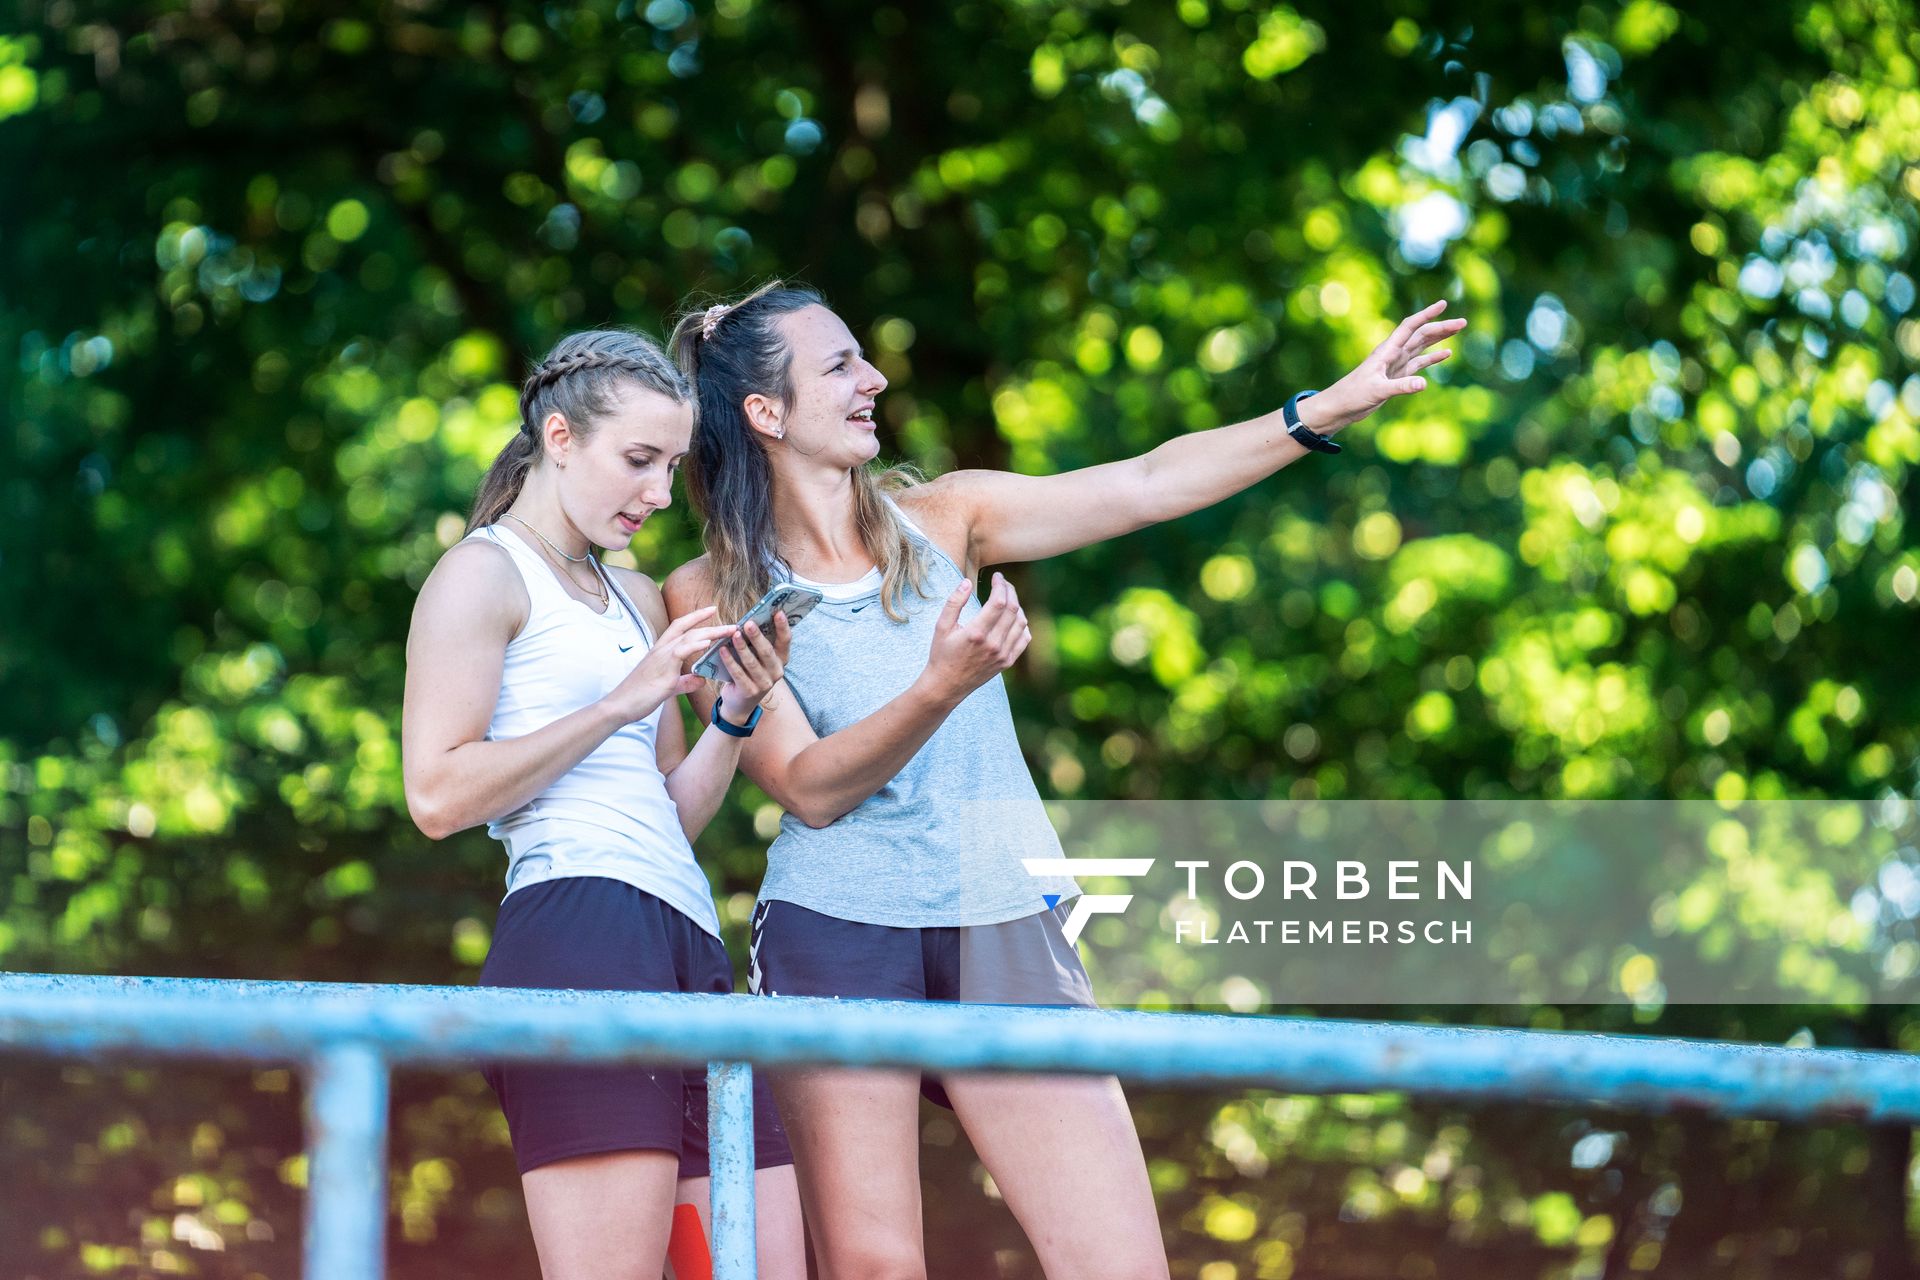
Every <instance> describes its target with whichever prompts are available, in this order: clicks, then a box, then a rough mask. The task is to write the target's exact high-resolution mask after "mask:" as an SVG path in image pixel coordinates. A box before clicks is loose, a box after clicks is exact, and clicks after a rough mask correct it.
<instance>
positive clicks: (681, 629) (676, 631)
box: [660, 604, 720, 640]
mask: <svg viewBox="0 0 1920 1280" xmlns="http://www.w3.org/2000/svg"><path fill="white" fill-rule="evenodd" d="M719 611H720V606H719V605H715V604H710V605H705V606H703V607H701V608H698V609H695V610H694V611H693V612H691V613H683V614H681V615H680V616H679V617H677V618H675V619H674V620H673V621H672V622H669V623H668V624H667V629H666V630H665V631H662V632H661V633H660V638H661V639H662V640H671V639H673V638H674V637H676V636H680V635H684V634H686V631H687V629H688V628H689V627H693V626H697V625H698V624H700V623H702V622H705V621H706V620H707V619H708V618H711V617H712V616H713V615H714V614H716V613H718V612H719Z"/></svg>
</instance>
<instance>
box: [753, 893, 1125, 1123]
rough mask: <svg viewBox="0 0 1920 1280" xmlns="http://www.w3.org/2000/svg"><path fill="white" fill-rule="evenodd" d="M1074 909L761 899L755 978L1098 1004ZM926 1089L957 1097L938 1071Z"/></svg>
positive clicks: (776, 986)
mask: <svg viewBox="0 0 1920 1280" xmlns="http://www.w3.org/2000/svg"><path fill="white" fill-rule="evenodd" d="M1067 911H1068V904H1067V903H1065V902H1062V903H1060V904H1058V905H1057V906H1055V907H1054V908H1053V909H1052V910H1051V911H1044V910H1043V911H1037V912H1035V913H1034V914H1032V915H1029V916H1021V917H1020V918H1019V919H1017V920H1008V921H1005V922H1004V923H1001V924H976V925H952V926H935V927H932V928H925V929H914V928H901V927H897V926H894V925H884V924H863V923H861V922H859V921H857V920H842V919H839V918H838V917H836V916H829V915H823V914H822V913H820V912H818V911H813V910H810V909H808V908H806V907H803V906H799V905H798V904H796V903H792V902H781V901H778V900H774V901H767V902H762V903H760V904H759V905H758V906H757V907H755V908H754V912H753V934H752V939H751V941H750V943H749V950H748V962H747V986H748V989H749V990H750V991H752V992H753V993H754V994H755V995H762V996H838V997H841V998H843V999H862V1000H964V1001H968V1002H970V1003H976V1004H1017V1005H1078V1006H1081V1007H1083V1008H1095V1007H1097V1006H1096V1004H1095V1001H1094V998H1093V986H1092V984H1091V983H1089V982H1088V981H1087V971H1086V969H1085V968H1084V967H1082V966H1081V964H1080V956H1079V953H1078V952H1076V951H1075V950H1074V949H1073V945H1072V944H1071V943H1069V942H1068V941H1067V939H1066V935H1065V934H1064V933H1063V932H1062V930H1063V927H1064V925H1065V922H1066V918H1067ZM921 1092H922V1093H924V1094H926V1096H927V1097H928V1098H930V1099H931V1100H932V1101H934V1102H937V1103H939V1104H940V1105H941V1106H943V1107H947V1106H951V1105H952V1104H951V1103H949V1102H948V1100H947V1094H946V1090H944V1089H942V1088H941V1087H940V1085H939V1082H938V1081H937V1080H935V1079H933V1078H932V1077H927V1078H925V1079H923V1080H922V1082H921Z"/></svg>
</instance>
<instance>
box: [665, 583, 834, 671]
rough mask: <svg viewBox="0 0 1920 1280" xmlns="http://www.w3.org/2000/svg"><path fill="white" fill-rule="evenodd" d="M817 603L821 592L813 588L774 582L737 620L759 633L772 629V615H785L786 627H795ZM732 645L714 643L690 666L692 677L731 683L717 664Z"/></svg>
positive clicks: (724, 641) (723, 669) (721, 642)
mask: <svg viewBox="0 0 1920 1280" xmlns="http://www.w3.org/2000/svg"><path fill="white" fill-rule="evenodd" d="M819 603H820V593H819V592H818V591H815V590H814V589H813V588H812V587H803V586H800V585H799V584H797V583H793V582H776V583H774V584H773V585H772V586H771V587H768V588H767V594H765V595H763V596H761V597H760V603H758V604H756V605H754V606H753V608H752V609H750V610H748V611H747V616H746V617H744V618H742V619H740V625H741V626H743V627H744V626H746V625H747V624H748V623H749V622H751V623H753V624H754V625H755V626H757V627H759V628H760V629H761V630H762V631H771V630H772V629H773V615H774V614H776V613H784V614H786V615H787V625H788V626H790V627H797V626H799V625H800V619H802V618H804V617H806V616H807V615H808V614H809V613H812V612H813V606H815V605H817V604H819ZM730 643H732V642H731V641H729V640H716V641H714V644H713V647H712V648H711V649H708V650H707V651H706V653H704V654H702V655H701V657H700V661H698V662H696V663H694V664H693V674H695V675H697V676H700V677H702V678H703V679H707V680H718V681H720V682H721V683H723V684H732V683H733V677H732V676H730V675H728V674H727V669H726V668H725V667H723V666H721V665H720V650H721V649H722V648H723V647H725V646H726V645H728V644H730Z"/></svg>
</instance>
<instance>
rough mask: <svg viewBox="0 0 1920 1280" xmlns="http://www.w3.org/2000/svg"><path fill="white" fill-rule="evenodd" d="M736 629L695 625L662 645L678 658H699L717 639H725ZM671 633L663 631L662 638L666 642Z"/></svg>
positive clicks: (689, 615) (690, 615)
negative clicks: (677, 637) (675, 638)
mask: <svg viewBox="0 0 1920 1280" xmlns="http://www.w3.org/2000/svg"><path fill="white" fill-rule="evenodd" d="M687 616H688V617H692V616H693V615H692V614H688V615H687ZM735 630H736V628H733V627H695V628H694V629H693V630H691V631H688V632H686V633H685V634H684V635H682V636H680V638H679V639H677V640H672V641H671V643H663V644H662V646H661V647H663V648H665V649H666V650H667V651H668V652H669V653H671V654H673V656H674V657H676V658H681V659H686V658H697V657H699V656H700V655H701V654H703V653H705V652H706V651H707V650H708V649H710V648H711V647H713V642H714V641H715V640H720V639H724V638H725V637H727V636H730V635H732V634H733V633H734V631H735ZM671 635H672V632H671V630H668V631H664V632H662V633H661V635H660V639H661V640H662V641H663V642H666V641H668V639H669V637H670V636H671Z"/></svg>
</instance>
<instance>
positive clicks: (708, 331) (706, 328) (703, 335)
mask: <svg viewBox="0 0 1920 1280" xmlns="http://www.w3.org/2000/svg"><path fill="white" fill-rule="evenodd" d="M727 309H728V308H727V306H726V304H725V303H721V304H720V305H718V306H712V307H708V308H707V316H706V319H704V320H702V321H701V322H700V340H701V341H702V342H705V341H706V340H707V339H708V338H711V337H712V336H713V331H714V328H715V327H716V326H718V325H719V323H720V318H721V317H722V316H724V315H726V314H727Z"/></svg>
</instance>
